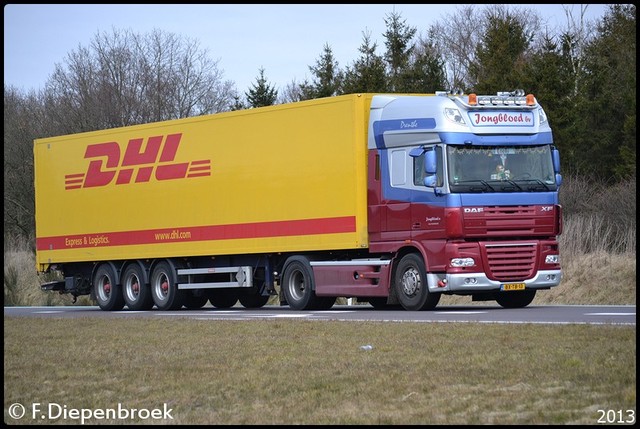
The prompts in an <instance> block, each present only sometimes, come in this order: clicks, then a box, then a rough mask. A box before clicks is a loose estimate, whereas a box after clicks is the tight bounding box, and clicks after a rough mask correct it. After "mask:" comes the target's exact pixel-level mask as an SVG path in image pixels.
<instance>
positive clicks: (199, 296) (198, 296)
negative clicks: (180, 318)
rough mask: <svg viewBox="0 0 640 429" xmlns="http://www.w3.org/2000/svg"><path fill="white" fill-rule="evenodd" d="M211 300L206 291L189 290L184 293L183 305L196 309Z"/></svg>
mask: <svg viewBox="0 0 640 429" xmlns="http://www.w3.org/2000/svg"><path fill="white" fill-rule="evenodd" d="M208 300H209V297H208V296H207V295H205V294H204V293H200V292H196V291H195V290H191V291H187V292H186V293H185V294H184V301H183V305H184V307H185V308H188V309H189V310H196V309H198V308H202V307H204V305H205V304H206V303H207V301H208Z"/></svg>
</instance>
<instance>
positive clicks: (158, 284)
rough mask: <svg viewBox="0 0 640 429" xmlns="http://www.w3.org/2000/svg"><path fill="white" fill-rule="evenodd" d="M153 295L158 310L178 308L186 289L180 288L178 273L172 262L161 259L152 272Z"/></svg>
mask: <svg viewBox="0 0 640 429" xmlns="http://www.w3.org/2000/svg"><path fill="white" fill-rule="evenodd" d="M150 283H151V295H152V296H153V302H154V303H155V305H156V307H158V310H178V309H180V308H181V307H182V303H183V301H184V291H182V290H180V289H178V275H177V273H176V270H175V268H174V267H173V265H172V264H170V263H169V262H167V261H161V262H159V263H158V264H157V265H156V266H154V267H153V270H152V272H151V282H150Z"/></svg>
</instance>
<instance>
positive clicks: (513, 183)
mask: <svg viewBox="0 0 640 429" xmlns="http://www.w3.org/2000/svg"><path fill="white" fill-rule="evenodd" d="M505 182H509V183H510V184H511V185H513V186H515V187H516V188H518V190H519V191H522V188H521V187H520V185H518V184H517V183H516V182H514V181H513V180H509V179H507V180H505Z"/></svg>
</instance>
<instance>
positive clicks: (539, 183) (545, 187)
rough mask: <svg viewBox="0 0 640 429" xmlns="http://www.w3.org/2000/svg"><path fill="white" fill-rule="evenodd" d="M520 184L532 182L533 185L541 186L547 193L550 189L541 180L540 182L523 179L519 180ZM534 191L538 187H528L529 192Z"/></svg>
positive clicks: (538, 180)
mask: <svg viewBox="0 0 640 429" xmlns="http://www.w3.org/2000/svg"><path fill="white" fill-rule="evenodd" d="M521 182H527V183H531V182H533V183H535V184H536V185H542V187H543V188H544V189H546V190H547V191H550V190H551V188H550V187H549V186H548V185H547V184H546V183H544V182H543V181H542V180H540V179H523V180H521ZM536 189H538V187H537V186H536V187H531V186H529V189H528V190H529V191H535V190H536Z"/></svg>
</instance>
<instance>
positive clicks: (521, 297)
mask: <svg viewBox="0 0 640 429" xmlns="http://www.w3.org/2000/svg"><path fill="white" fill-rule="evenodd" d="M535 297H536V290H535V289H528V290H519V291H514V292H501V293H499V294H498V295H497V296H496V302H497V303H498V304H500V305H501V306H502V307H504V308H522V307H526V306H527V305H529V304H531V302H532V301H533V298H535Z"/></svg>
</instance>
